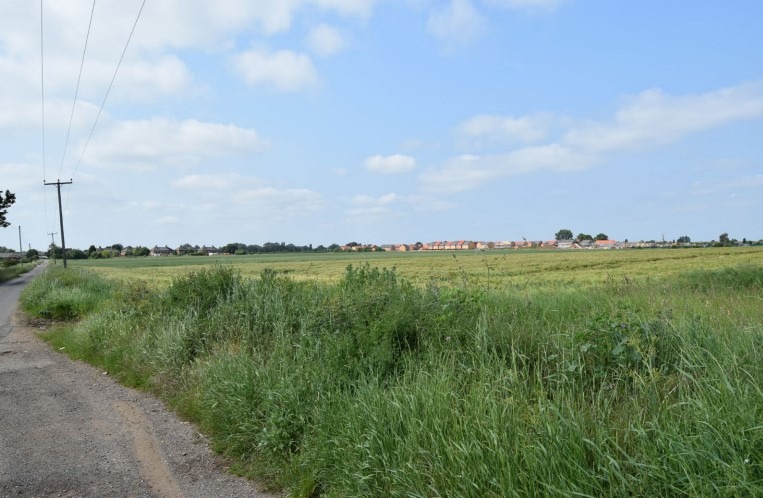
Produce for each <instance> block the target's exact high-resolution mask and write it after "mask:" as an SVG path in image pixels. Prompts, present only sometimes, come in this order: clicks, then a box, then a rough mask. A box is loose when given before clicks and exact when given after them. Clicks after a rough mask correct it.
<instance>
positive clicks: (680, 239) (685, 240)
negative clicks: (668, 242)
mask: <svg viewBox="0 0 763 498" xmlns="http://www.w3.org/2000/svg"><path fill="white" fill-rule="evenodd" d="M676 242H678V243H679V244H688V243H690V242H691V238H690V237H689V236H688V235H681V236H680V237H678V239H676Z"/></svg>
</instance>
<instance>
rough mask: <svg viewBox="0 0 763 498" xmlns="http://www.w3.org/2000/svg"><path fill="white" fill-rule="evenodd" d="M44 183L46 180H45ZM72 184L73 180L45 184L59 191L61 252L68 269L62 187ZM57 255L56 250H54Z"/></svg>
mask: <svg viewBox="0 0 763 498" xmlns="http://www.w3.org/2000/svg"><path fill="white" fill-rule="evenodd" d="M43 183H44V180H43ZM71 183H72V179H71V178H69V181H68V182H62V181H61V180H58V181H55V182H50V183H45V185H55V186H56V188H57V189H58V219H59V221H60V222H61V252H62V253H63V257H64V268H66V240H65V239H64V212H63V210H62V209H61V185H69V184H71ZM53 252H54V253H55V248H54V249H53Z"/></svg>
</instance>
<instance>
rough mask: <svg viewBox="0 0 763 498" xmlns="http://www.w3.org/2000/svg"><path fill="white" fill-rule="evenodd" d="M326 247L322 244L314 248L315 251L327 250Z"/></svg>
mask: <svg viewBox="0 0 763 498" xmlns="http://www.w3.org/2000/svg"><path fill="white" fill-rule="evenodd" d="M327 251H328V249H326V247H325V246H324V245H323V244H320V245H318V247H316V248H315V252H327Z"/></svg>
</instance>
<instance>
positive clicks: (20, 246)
mask: <svg viewBox="0 0 763 498" xmlns="http://www.w3.org/2000/svg"><path fill="white" fill-rule="evenodd" d="M22 252H24V249H23V248H22V245H21V225H19V253H22Z"/></svg>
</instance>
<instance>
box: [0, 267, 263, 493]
mask: <svg viewBox="0 0 763 498" xmlns="http://www.w3.org/2000/svg"><path fill="white" fill-rule="evenodd" d="M31 277H33V275H28V276H24V277H21V278H20V279H16V280H13V281H10V282H7V283H5V284H0V497H12V496H13V497H16V496H22V497H24V496H30V497H31V496H34V497H38V496H57V497H80V496H97V497H117V496H118V497H127V496H129V497H144V496H146V497H147V496H161V497H164V496H167V497H176V496H178V497H180V496H187V497H204V498H207V497H218V496H219V497H229V496H230V497H238V496H242V497H244V496H251V497H270V496H274V495H269V494H265V493H262V492H261V491H260V490H258V488H257V486H256V484H255V483H253V482H251V481H247V480H246V479H242V478H239V477H236V476H233V475H231V474H230V473H228V472H226V468H227V465H228V463H227V462H226V461H225V460H224V459H222V458H221V457H219V456H217V455H214V454H213V453H212V452H211V451H210V449H209V446H208V442H207V440H206V438H205V437H204V436H203V435H201V434H199V433H198V432H197V431H196V429H195V428H194V426H193V425H191V424H189V423H187V422H183V421H181V420H179V419H178V418H177V417H176V416H175V415H174V414H172V413H171V412H169V411H168V410H167V409H166V408H165V406H164V405H163V404H162V403H161V402H160V401H158V400H157V399H156V398H154V397H152V396H150V395H148V394H146V393H142V392H139V391H135V390H132V389H127V388H125V387H123V386H121V385H120V384H118V383H117V382H115V381H114V380H113V379H112V378H111V377H110V376H109V375H108V373H107V372H103V371H100V370H97V369H95V368H93V367H91V366H89V365H85V364H83V363H79V362H74V361H71V360H69V359H68V357H66V356H65V355H63V354H61V353H60V352H57V351H52V350H51V349H50V348H49V347H48V346H47V345H46V344H45V343H44V342H42V340H41V339H40V338H39V337H37V333H38V332H40V331H41V329H44V328H46V327H48V324H46V323H45V322H30V321H29V320H28V319H27V318H26V317H25V316H23V315H22V314H20V313H19V312H17V311H15V309H16V302H17V299H18V295H19V293H20V292H21V289H22V288H23V286H24V285H25V283H26V282H28V280H29V279H30V278H31Z"/></svg>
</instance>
